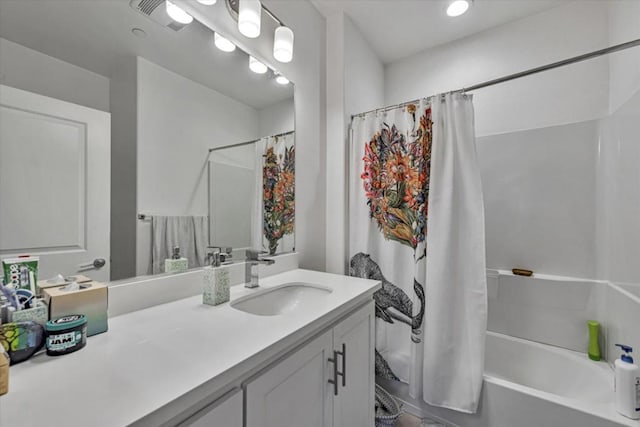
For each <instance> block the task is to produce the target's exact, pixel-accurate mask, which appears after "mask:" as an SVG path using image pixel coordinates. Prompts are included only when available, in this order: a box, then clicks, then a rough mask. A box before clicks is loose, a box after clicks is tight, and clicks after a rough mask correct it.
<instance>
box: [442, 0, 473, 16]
mask: <svg viewBox="0 0 640 427" xmlns="http://www.w3.org/2000/svg"><path fill="white" fill-rule="evenodd" d="M469 6H471V0H455V1H452V2H451V4H449V7H447V15H449V16H460V15H462V14H463V13H465V12H466V11H467V10H469Z"/></svg>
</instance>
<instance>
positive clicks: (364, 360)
mask: <svg viewBox="0 0 640 427" xmlns="http://www.w3.org/2000/svg"><path fill="white" fill-rule="evenodd" d="M374 340H375V330H374V309H373V303H370V304H368V305H367V306H366V307H363V308H362V309H360V310H358V311H357V312H356V313H354V314H353V315H351V316H349V317H348V318H346V319H345V320H343V321H342V322H340V323H339V324H338V325H336V326H335V328H334V329H333V345H334V349H335V350H336V351H337V352H339V353H343V352H344V355H342V354H339V355H338V368H339V372H340V373H343V374H344V377H338V383H339V387H338V395H337V396H335V399H334V424H333V425H334V427H370V426H373V425H374V411H375V407H374V392H375V377H374V371H375V365H374V364H375V356H374V350H373V349H374ZM343 380H344V381H343ZM343 384H344V385H343Z"/></svg>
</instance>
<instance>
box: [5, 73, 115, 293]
mask: <svg viewBox="0 0 640 427" xmlns="http://www.w3.org/2000/svg"><path fill="white" fill-rule="evenodd" d="M110 122H111V120H110V115H109V113H105V112H103V111H98V110H94V109H91V108H87V107H83V106H80V105H76V104H72V103H69V102H64V101H60V100H58V99H54V98H49V97H46V96H42V95H38V94H35V93H31V92H27V91H24V90H20V89H15V88H12V87H9V86H4V85H0V256H1V257H2V258H5V257H10V256H16V255H22V254H30V255H38V256H40V265H39V267H40V268H39V273H40V278H41V279H47V278H50V277H51V276H53V275H54V274H57V273H62V274H65V275H69V274H74V273H77V272H78V271H82V272H83V274H86V275H88V276H90V277H91V278H93V279H95V280H100V281H108V280H109V229H110V223H109V222H110V219H109V218H110V194H111V192H110V174H111V166H110V165H111V148H110V147H111V136H110V135H111V125H110ZM101 260H104V264H102V261H101ZM94 261H96V265H98V266H100V268H98V269H95V268H94V267H93V264H94ZM83 266H85V267H83ZM84 268H87V270H86V271H83V270H84Z"/></svg>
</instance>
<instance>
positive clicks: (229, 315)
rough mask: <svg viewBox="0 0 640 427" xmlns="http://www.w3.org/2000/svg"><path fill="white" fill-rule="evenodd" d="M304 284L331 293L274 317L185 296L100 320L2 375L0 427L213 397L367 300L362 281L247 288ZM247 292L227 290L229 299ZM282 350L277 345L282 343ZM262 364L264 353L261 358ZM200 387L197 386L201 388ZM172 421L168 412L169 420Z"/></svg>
mask: <svg viewBox="0 0 640 427" xmlns="http://www.w3.org/2000/svg"><path fill="white" fill-rule="evenodd" d="M285 282H310V283H315V284H318V285H323V286H328V287H330V288H331V289H332V290H333V292H332V293H331V294H329V295H327V297H326V298H321V299H318V301H317V303H314V304H313V305H312V306H310V307H305V309H304V310H299V311H295V312H292V313H289V314H286V315H282V316H256V315H252V314H248V313H244V312H242V311H239V310H236V309H233V308H231V307H230V306H229V304H228V303H227V304H223V305H220V306H216V307H212V306H208V305H203V304H202V297H201V296H200V295H199V296H196V297H192V298H186V299H182V300H179V301H175V302H171V303H168V304H163V305H159V306H156V307H151V308H148V309H145V310H140V311H136V312H133V313H129V314H126V315H122V316H117V317H114V318H110V319H109V332H107V333H104V334H101V335H96V336H94V337H90V338H89V339H88V342H87V346H86V347H85V348H84V349H82V350H80V351H77V352H75V353H72V354H68V355H64V356H58V357H49V356H47V355H45V354H40V355H38V356H36V357H33V358H31V359H30V360H28V361H26V362H23V363H21V364H18V365H15V366H12V367H11V369H10V378H9V381H10V384H9V393H8V394H7V395H5V396H2V397H0V426H1V427H9V426H12V427H16V426H20V427H27V426H38V427H41V426H43V425H44V426H65V427H71V426H82V427H88V426H124V425H127V424H131V423H133V422H135V421H138V420H140V419H141V418H142V417H144V416H147V415H148V414H150V413H152V412H154V411H156V410H158V409H160V408H162V407H165V405H167V404H169V403H171V402H174V401H175V400H176V399H178V398H179V397H181V396H183V395H185V394H186V393H189V392H191V391H193V390H194V389H196V388H198V387H201V386H203V385H206V387H205V388H207V390H210V391H214V390H215V389H216V388H219V387H221V386H223V385H226V384H228V383H229V382H230V381H232V380H233V379H234V377H237V376H239V375H240V374H241V373H242V371H245V370H246V369H248V368H251V364H252V363H253V364H257V363H259V361H257V358H259V356H260V355H264V354H266V353H270V354H275V352H277V351H278V348H277V347H278V344H279V343H283V342H285V341H286V339H287V338H290V339H291V338H292V337H293V336H294V335H295V334H296V333H300V331H302V330H304V329H310V328H312V327H313V325H315V324H317V323H322V322H323V320H327V319H328V318H330V317H332V316H338V315H340V314H341V313H340V312H341V309H342V308H344V307H345V306H348V305H350V303H356V302H357V303H361V302H364V301H366V300H367V299H370V298H371V295H372V294H373V292H375V291H376V290H377V289H378V288H379V286H380V284H379V282H375V281H372V280H363V279H357V278H353V277H347V276H340V275H333V274H327V273H320V272H315V271H308V270H293V271H289V272H286V273H282V274H278V275H276V276H272V277H268V278H265V279H261V284H260V285H261V286H260V288H258V289H257V290H258V291H259V290H260V289H264V288H267V287H271V286H276V285H278V284H281V283H285ZM257 290H249V289H246V288H244V287H243V286H235V287H232V288H231V300H232V301H233V300H234V299H236V298H238V297H240V296H243V295H246V294H248V293H251V292H256V291H257ZM283 345H284V344H283ZM265 357H266V356H265ZM201 388H202V387H201ZM174 415H175V414H174Z"/></svg>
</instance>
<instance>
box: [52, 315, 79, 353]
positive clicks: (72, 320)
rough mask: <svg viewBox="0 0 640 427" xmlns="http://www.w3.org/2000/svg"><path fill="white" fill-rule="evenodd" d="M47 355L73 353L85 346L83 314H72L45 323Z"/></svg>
mask: <svg viewBox="0 0 640 427" xmlns="http://www.w3.org/2000/svg"><path fill="white" fill-rule="evenodd" d="M46 331H47V341H46V344H47V354H48V355H49V356H62V355H64V354H69V353H73V352H74V351H78V350H80V349H82V348H84V346H85V345H87V318H86V317H85V315H83V314H72V315H69V316H64V317H59V318H57V319H53V320H50V321H48V322H47V326H46Z"/></svg>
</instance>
